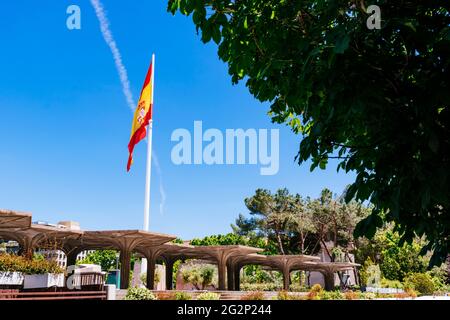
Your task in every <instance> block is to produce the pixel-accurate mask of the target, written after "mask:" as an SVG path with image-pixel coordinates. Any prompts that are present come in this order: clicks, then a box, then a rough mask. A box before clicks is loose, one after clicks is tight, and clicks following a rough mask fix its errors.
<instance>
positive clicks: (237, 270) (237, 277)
mask: <svg viewBox="0 0 450 320" xmlns="http://www.w3.org/2000/svg"><path fill="white" fill-rule="evenodd" d="M233 273H234V276H233V280H234V287H233V289H234V290H235V291H239V290H241V267H240V266H235V267H234V270H233Z"/></svg>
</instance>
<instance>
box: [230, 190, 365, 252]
mask: <svg viewBox="0 0 450 320" xmlns="http://www.w3.org/2000/svg"><path fill="white" fill-rule="evenodd" d="M245 204H246V206H247V208H248V210H249V213H250V217H248V218H246V217H245V216H243V215H240V216H239V218H238V219H237V220H236V225H235V226H233V230H234V232H235V233H237V234H238V235H241V236H248V235H257V236H259V237H262V238H264V239H267V243H268V244H272V250H270V253H272V254H273V253H278V254H296V253H300V254H315V253H317V251H318V250H319V249H320V248H324V249H325V250H328V247H329V244H327V242H330V241H331V242H332V246H333V247H336V248H337V247H342V248H344V250H348V249H351V245H352V243H353V229H354V227H355V225H356V224H357V222H358V221H359V220H361V219H362V218H364V217H365V216H367V214H368V209H367V208H366V207H365V206H363V205H361V204H359V203H356V202H355V201H351V202H350V203H345V201H343V199H342V197H340V198H336V197H333V194H332V192H331V191H330V190H328V189H324V190H323V191H322V193H321V196H320V197H319V198H318V199H310V198H307V199H305V200H304V199H302V197H301V196H300V195H298V194H290V193H289V191H288V190H287V189H279V190H278V191H276V192H275V193H274V194H273V193H271V192H270V191H269V190H264V189H258V190H256V192H255V194H254V195H253V196H251V197H249V198H246V199H245ZM274 246H275V248H273V247H274ZM266 247H267V245H266ZM273 249H276V250H275V252H273V251H274V250H273ZM328 255H329V256H330V258H332V259H333V257H334V254H333V252H328Z"/></svg>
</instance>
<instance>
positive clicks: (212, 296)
mask: <svg viewBox="0 0 450 320" xmlns="http://www.w3.org/2000/svg"><path fill="white" fill-rule="evenodd" d="M219 299H220V294H219V293H215V292H202V293H200V294H199V295H198V296H197V300H219Z"/></svg>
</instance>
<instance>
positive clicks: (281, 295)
mask: <svg viewBox="0 0 450 320" xmlns="http://www.w3.org/2000/svg"><path fill="white" fill-rule="evenodd" d="M305 299H307V296H302V295H299V294H292V293H289V292H288V291H285V290H282V291H279V292H278V294H277V295H276V297H274V300H305Z"/></svg>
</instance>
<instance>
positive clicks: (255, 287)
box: [240, 282, 280, 291]
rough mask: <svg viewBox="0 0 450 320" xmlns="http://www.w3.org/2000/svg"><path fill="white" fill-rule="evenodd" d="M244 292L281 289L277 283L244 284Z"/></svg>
mask: <svg viewBox="0 0 450 320" xmlns="http://www.w3.org/2000/svg"><path fill="white" fill-rule="evenodd" d="M240 289H241V290H242V291H277V290H279V289H280V287H279V286H278V285H277V284H275V283H248V282H247V283H242V284H241V286H240Z"/></svg>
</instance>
